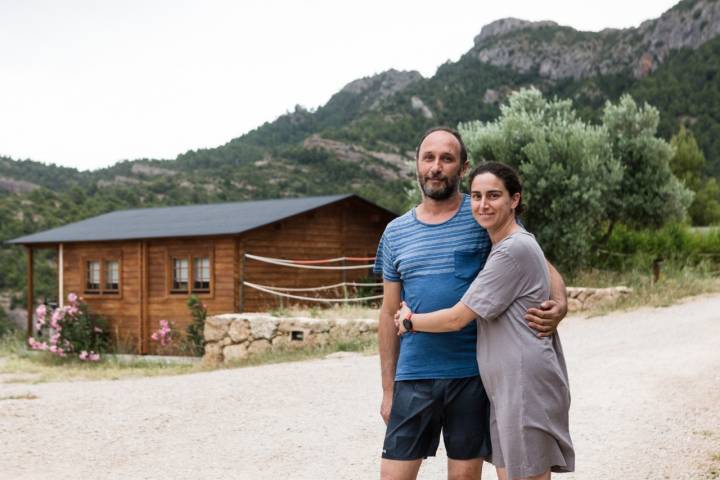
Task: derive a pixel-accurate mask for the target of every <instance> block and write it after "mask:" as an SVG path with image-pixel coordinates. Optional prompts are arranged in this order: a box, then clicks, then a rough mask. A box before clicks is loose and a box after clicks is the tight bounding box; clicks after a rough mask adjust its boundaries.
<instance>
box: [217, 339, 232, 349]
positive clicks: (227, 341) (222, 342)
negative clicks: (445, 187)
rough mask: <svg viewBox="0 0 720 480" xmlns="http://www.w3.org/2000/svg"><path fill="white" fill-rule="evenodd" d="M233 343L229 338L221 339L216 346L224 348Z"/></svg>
mask: <svg viewBox="0 0 720 480" xmlns="http://www.w3.org/2000/svg"><path fill="white" fill-rule="evenodd" d="M232 343H233V341H232V338H230V337H223V338H222V339H221V340H220V341H219V342H218V345H220V346H222V347H224V346H225V345H231V344H232Z"/></svg>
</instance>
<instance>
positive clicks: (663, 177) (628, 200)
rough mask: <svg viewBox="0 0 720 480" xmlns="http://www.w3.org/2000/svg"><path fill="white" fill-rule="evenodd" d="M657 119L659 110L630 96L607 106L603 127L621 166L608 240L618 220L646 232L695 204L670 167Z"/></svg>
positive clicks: (680, 215) (682, 214) (670, 152)
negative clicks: (646, 228)
mask: <svg viewBox="0 0 720 480" xmlns="http://www.w3.org/2000/svg"><path fill="white" fill-rule="evenodd" d="M659 120H660V114H659V112H658V110H657V109H656V108H654V107H652V106H650V105H648V104H645V105H643V106H642V107H639V106H638V105H637V104H636V103H635V101H634V100H633V99H632V97H630V95H624V96H623V97H621V98H620V101H619V102H618V103H617V104H612V103H610V102H607V103H606V104H605V111H604V114H603V125H604V126H605V128H606V129H607V132H608V135H609V136H610V140H611V142H612V150H613V156H614V157H615V158H617V159H618V160H619V161H620V163H621V164H622V167H623V175H622V181H621V182H620V185H619V188H618V189H617V190H616V192H615V193H614V194H613V195H612V196H611V208H610V209H609V211H608V213H609V216H608V220H609V228H608V231H607V234H606V237H608V236H609V235H610V233H611V231H612V227H613V226H614V225H615V224H616V223H618V222H622V223H624V224H626V225H628V226H630V227H636V228H642V227H659V226H662V225H663V224H665V223H666V222H668V221H671V220H682V219H683V218H684V217H685V214H686V212H687V209H688V207H689V206H690V203H691V202H692V199H693V193H692V191H690V190H689V189H688V188H687V187H685V186H684V185H683V184H682V182H681V181H680V180H678V178H677V177H675V175H673V172H672V170H671V168H670V160H671V159H672V156H673V149H672V147H671V146H670V144H669V143H668V142H667V141H665V140H663V139H662V138H658V137H656V136H655V135H656V133H657V126H658V122H659Z"/></svg>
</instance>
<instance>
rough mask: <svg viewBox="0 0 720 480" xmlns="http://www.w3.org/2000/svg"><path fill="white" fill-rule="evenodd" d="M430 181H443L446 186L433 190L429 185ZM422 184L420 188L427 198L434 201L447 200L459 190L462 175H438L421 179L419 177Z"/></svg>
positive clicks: (419, 177)
mask: <svg viewBox="0 0 720 480" xmlns="http://www.w3.org/2000/svg"><path fill="white" fill-rule="evenodd" d="M428 180H442V181H443V182H444V185H443V186H442V187H440V188H436V189H433V188H431V187H430V186H429V185H428ZM418 181H419V182H420V188H422V191H423V193H424V194H425V196H426V197H428V198H432V199H433V200H447V199H448V198H450V197H452V196H453V194H454V193H455V192H456V191H457V189H458V184H459V183H460V175H451V176H447V175H438V176H435V177H421V176H418Z"/></svg>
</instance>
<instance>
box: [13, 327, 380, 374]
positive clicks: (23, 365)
mask: <svg viewBox="0 0 720 480" xmlns="http://www.w3.org/2000/svg"><path fill="white" fill-rule="evenodd" d="M339 351H348V352H359V353H362V354H373V353H375V352H376V351H377V343H376V341H375V340H374V339H373V340H368V341H362V340H344V341H338V342H334V343H330V344H328V345H325V346H322V347H320V346H318V347H313V348H304V349H289V348H276V349H272V350H269V351H267V352H265V353H262V354H259V355H256V356H254V357H251V358H248V359H246V360H242V361H238V362H233V363H228V364H223V365H208V364H204V363H201V362H198V363H192V364H183V363H173V362H159V361H157V360H154V359H153V357H149V358H148V359H143V358H138V359H136V360H135V359H133V360H121V359H118V358H116V357H114V356H113V355H104V356H103V358H102V360H101V361H100V362H97V363H93V362H82V361H80V360H79V359H76V358H59V357H57V356H54V355H51V354H49V353H46V352H33V351H30V350H28V349H27V348H26V347H25V337H24V335H22V334H21V333H19V332H15V333H14V334H12V335H6V336H4V337H2V338H0V374H5V375H9V377H8V378H6V379H4V380H2V381H3V383H31V384H36V383H45V382H66V381H77V380H120V379H125V378H140V377H155V376H166V375H183V374H188V373H198V372H206V371H211V370H220V369H224V368H238V367H250V366H255V365H263V364H270V363H282V362H294V361H299V360H309V359H315V358H322V357H324V356H326V355H328V354H330V353H334V352H339Z"/></svg>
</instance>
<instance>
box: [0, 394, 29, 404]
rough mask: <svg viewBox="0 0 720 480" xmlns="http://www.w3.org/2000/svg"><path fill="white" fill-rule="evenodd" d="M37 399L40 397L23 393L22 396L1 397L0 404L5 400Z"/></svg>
mask: <svg viewBox="0 0 720 480" xmlns="http://www.w3.org/2000/svg"><path fill="white" fill-rule="evenodd" d="M37 398H38V396H37V395H33V394H32V393H23V394H22V395H7V396H4V397H0V402H2V401H3V400H36V399H37Z"/></svg>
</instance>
